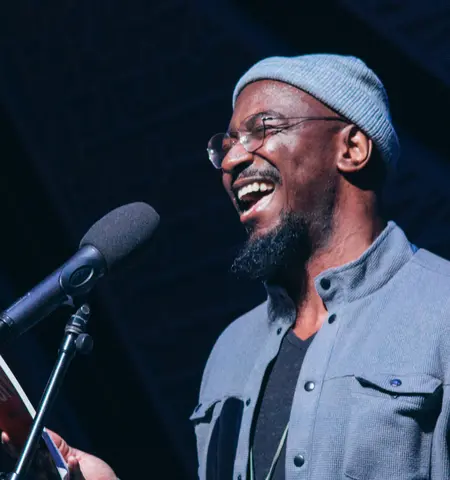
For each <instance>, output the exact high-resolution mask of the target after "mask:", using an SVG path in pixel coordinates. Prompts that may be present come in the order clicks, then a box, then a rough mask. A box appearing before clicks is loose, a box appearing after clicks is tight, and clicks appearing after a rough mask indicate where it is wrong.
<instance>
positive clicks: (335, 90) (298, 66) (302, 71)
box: [233, 54, 400, 166]
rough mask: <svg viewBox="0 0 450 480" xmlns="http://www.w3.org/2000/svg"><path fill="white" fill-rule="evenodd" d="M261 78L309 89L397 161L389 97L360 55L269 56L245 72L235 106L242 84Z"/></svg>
mask: <svg viewBox="0 0 450 480" xmlns="http://www.w3.org/2000/svg"><path fill="white" fill-rule="evenodd" d="M257 80H279V81H281V82H285V83H288V84H290V85H292V86H294V87H297V88H299V89H301V90H303V91H305V92H306V93H309V94H310V95H312V96H313V97H315V98H316V99H317V100H319V101H321V102H322V103H324V104H325V105H327V106H328V107H330V108H331V109H332V110H334V111H335V112H337V113H339V114H341V115H342V116H343V117H345V118H346V119H347V120H350V121H351V122H353V123H354V124H355V125H357V126H358V127H359V128H361V130H362V131H363V132H365V133H366V134H367V135H368V136H369V138H371V139H372V141H373V142H374V144H375V146H376V147H377V149H378V151H379V152H380V154H381V156H382V158H383V159H384V161H385V162H386V164H387V165H389V166H395V164H396V162H397V159H398V157H399V153H400V145H399V141H398V137H397V134H396V133H395V130H394V127H393V125H392V123H391V116H390V113H389V101H388V97H387V94H386V91H385V89H384V86H383V84H382V83H381V80H380V79H379V78H378V77H377V75H376V74H375V73H374V72H373V71H372V70H371V69H370V68H369V67H367V65H366V64H365V63H364V62H363V61H362V60H360V59H359V58H356V57H350V56H342V55H332V54H315V55H302V56H299V57H270V58H266V59H264V60H261V61H260V62H258V63H256V64H255V65H253V67H251V68H250V70H248V71H247V72H246V73H245V74H244V75H243V76H242V77H241V79H240V80H239V82H238V83H237V85H236V87H235V89H234V93H233V107H234V106H235V103H236V99H237V97H238V95H239V94H240V92H241V91H242V89H243V88H244V87H245V86H246V85H248V84H249V83H252V82H255V81H257Z"/></svg>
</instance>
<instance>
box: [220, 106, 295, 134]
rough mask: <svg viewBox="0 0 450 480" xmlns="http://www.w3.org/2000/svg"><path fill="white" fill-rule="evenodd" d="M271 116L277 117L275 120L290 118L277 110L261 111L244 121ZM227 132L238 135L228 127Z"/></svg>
mask: <svg viewBox="0 0 450 480" xmlns="http://www.w3.org/2000/svg"><path fill="white" fill-rule="evenodd" d="M264 115H267V116H270V117H275V118H288V117H287V115H284V114H282V113H281V112H276V111H275V110H261V111H260V112H256V113H253V114H252V115H249V116H248V117H246V118H244V120H243V121H245V120H248V119H251V118H254V117H260V116H264ZM227 132H228V133H229V134H230V133H236V132H237V130H236V129H232V128H230V127H228V130H227Z"/></svg>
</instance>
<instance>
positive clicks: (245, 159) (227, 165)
mask: <svg viewBox="0 0 450 480" xmlns="http://www.w3.org/2000/svg"><path fill="white" fill-rule="evenodd" d="M252 162H253V153H249V152H247V150H246V149H245V148H244V146H243V145H242V143H241V142H236V144H235V145H233V147H232V148H231V150H230V151H229V152H228V153H227V154H226V156H225V158H224V159H223V160H222V171H223V172H224V173H230V174H231V173H233V171H235V170H236V169H239V170H243V169H244V168H246V167H247V166H248V165H249V164H251V163H252Z"/></svg>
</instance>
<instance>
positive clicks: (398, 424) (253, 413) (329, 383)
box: [191, 55, 450, 480]
mask: <svg viewBox="0 0 450 480" xmlns="http://www.w3.org/2000/svg"><path fill="white" fill-rule="evenodd" d="M233 106H234V111H233V116H232V118H231V122H230V125H229V128H228V131H227V132H226V133H223V134H217V135H214V136H213V137H212V138H211V140H210V142H209V144H208V154H209V157H210V160H211V161H212V163H213V165H214V166H215V167H216V168H218V169H221V172H222V180H223V185H224V187H225V190H226V191H227V193H228V195H229V196H230V198H231V201H232V202H233V204H234V206H235V208H236V210H237V212H238V215H239V218H240V221H241V223H242V224H243V226H244V227H245V229H246V231H247V233H248V239H247V242H246V245H245V246H244V248H243V249H242V251H241V252H240V254H239V255H238V257H237V258H236V260H235V262H234V264H233V270H234V271H235V272H236V273H237V274H239V275H247V276H250V277H251V278H254V279H258V280H261V281H263V282H264V284H265V286H266V289H267V293H268V300H267V302H265V303H264V304H262V305H260V306H258V307H256V308H255V309H254V310H252V311H250V312H248V313H247V314H245V315H243V316H242V317H241V318H239V319H238V320H236V321H235V322H233V323H232V324H231V325H230V326H229V327H228V328H227V329H226V330H225V332H224V333H223V334H222V335H221V336H220V338H219V339H218V341H217V343H216V345H215V346H214V348H213V351H212V353H211V355H210V358H209V359H208V363H207V365H206V368H205V371H204V375H203V380H202V385H201V389H200V396H199V403H198V405H197V407H196V408H195V410H194V413H193V414H192V416H191V420H192V421H193V423H194V425H195V430H196V436H197V447H198V458H199V477H200V478H201V479H207V480H210V479H236V480H244V479H256V480H263V479H277V480H279V479H288V480H291V479H292V480H293V479H296V480H299V479H305V480H306V479H308V480H336V479H337V478H349V479H353V480H366V479H371V480H386V479H390V480H412V479H415V480H419V479H436V480H438V479H444V478H450V468H449V465H450V463H449V445H448V442H449V438H450V430H449V415H450V402H449V397H450V389H449V381H450V378H449V374H450V368H449V367H450V336H449V333H450V322H449V308H448V306H449V305H448V304H449V299H450V278H449V275H450V264H449V263H447V262H446V261H445V260H443V259H441V258H439V257H437V256H435V255H433V254H431V253H430V252H427V251H426V250H423V249H418V248H417V247H415V246H414V245H412V244H411V243H410V242H409V241H408V240H407V238H406V236H405V234H404V233H403V231H402V230H401V229H400V228H399V227H398V226H397V225H396V224H395V223H393V222H388V221H386V220H385V219H384V218H383V216H382V212H381V208H380V200H379V193H380V189H381V187H382V186H383V182H384V180H385V177H386V174H387V172H388V171H389V170H391V169H392V168H393V167H394V166H395V163H396V161H397V159H398V155H399V144H398V139H397V135H396V133H395V130H394V128H393V126H392V123H391V118H390V113H389V106H388V99H387V95H386V92H385V90H384V87H383V85H382V83H381V81H380V80H379V78H378V77H377V76H376V75H375V73H374V72H373V71H372V70H370V69H369V68H368V67H367V66H366V65H365V64H364V63H363V62H362V61H361V60H359V59H357V58H354V57H344V56H339V55H306V56H300V57H295V58H284V57H273V58H268V59H265V60H262V61H261V62H259V63H257V64H256V65H254V66H253V67H252V68H251V69H250V70H249V71H248V72H247V73H245V75H244V76H243V77H242V78H241V79H240V80H239V82H238V84H237V86H236V88H235V91H234V96H233Z"/></svg>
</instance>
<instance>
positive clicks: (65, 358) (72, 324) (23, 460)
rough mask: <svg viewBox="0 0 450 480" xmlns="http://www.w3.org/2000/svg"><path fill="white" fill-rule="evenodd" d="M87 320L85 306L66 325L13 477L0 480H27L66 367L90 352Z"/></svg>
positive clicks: (1, 475)
mask: <svg viewBox="0 0 450 480" xmlns="http://www.w3.org/2000/svg"><path fill="white" fill-rule="evenodd" d="M90 316H91V309H90V307H89V305H88V304H84V305H82V306H81V307H80V308H79V309H78V310H77V311H76V313H75V314H73V315H72V316H71V317H70V319H69V321H68V322H67V325H66V327H65V330H64V337H63V341H62V342H61V346H60V348H59V352H58V358H57V360H56V363H55V366H54V367H53V371H52V373H51V375H50V378H49V380H48V383H47V386H46V387H45V391H44V393H43V395H42V398H41V401H40V403H39V406H38V408H37V411H36V415H35V417H34V419H33V423H32V425H31V430H30V433H29V435H28V438H27V440H26V442H25V446H24V448H23V450H22V453H21V455H20V457H19V460H18V461H17V464H16V467H15V470H14V472H13V473H9V474H4V473H1V474H0V480H3V479H5V480H30V478H29V477H28V476H27V472H28V469H29V467H30V465H31V462H32V460H33V457H34V454H35V453H36V449H37V447H38V444H39V441H40V439H41V436H42V431H43V429H44V421H45V419H46V418H47V414H48V412H49V411H50V408H51V406H52V405H53V402H54V400H55V398H56V395H57V394H58V392H59V389H60V387H61V385H62V382H63V380H64V377H65V375H66V373H67V370H68V368H69V365H70V363H71V361H72V360H73V358H74V357H75V354H76V353H77V352H80V353H83V354H87V353H89V352H90V351H91V350H92V347H93V341H92V337H91V336H90V335H89V334H87V333H85V331H86V328H87V323H88V320H89V317H90Z"/></svg>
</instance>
